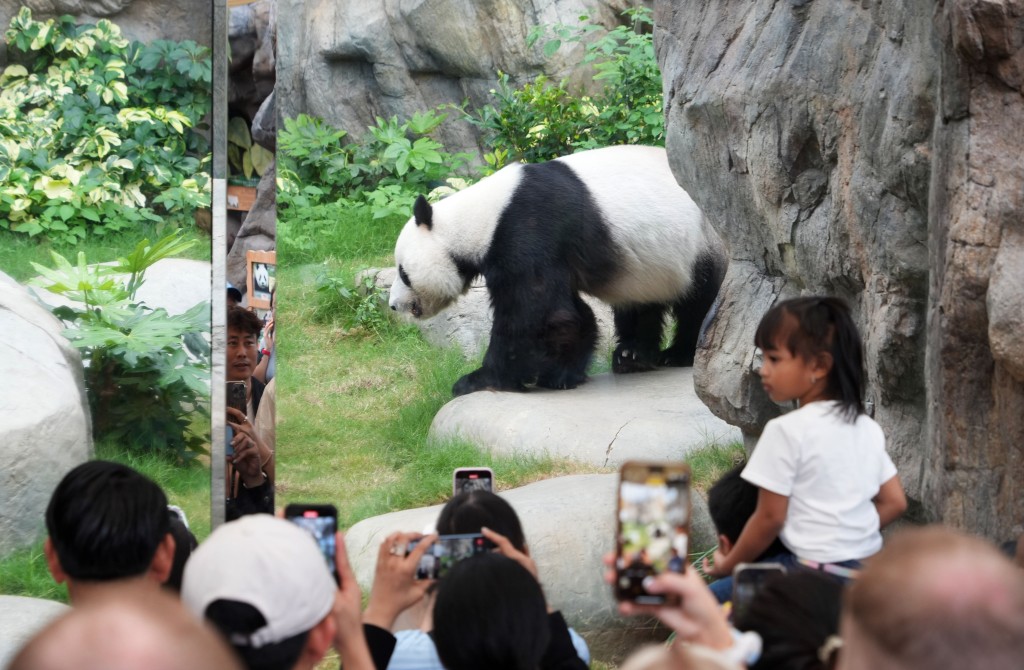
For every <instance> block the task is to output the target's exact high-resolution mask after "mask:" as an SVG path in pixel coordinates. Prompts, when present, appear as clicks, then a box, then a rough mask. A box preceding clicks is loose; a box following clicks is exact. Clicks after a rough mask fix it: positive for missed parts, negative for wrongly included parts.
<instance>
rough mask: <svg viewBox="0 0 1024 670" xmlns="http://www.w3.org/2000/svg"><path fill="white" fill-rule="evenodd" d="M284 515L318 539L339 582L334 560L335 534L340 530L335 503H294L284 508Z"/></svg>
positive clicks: (318, 543)
mask: <svg viewBox="0 0 1024 670" xmlns="http://www.w3.org/2000/svg"><path fill="white" fill-rule="evenodd" d="M284 517H285V518H286V519H288V520H289V521H291V522H292V523H294V524H296V525H298V526H301V527H303V528H305V529H306V530H308V531H309V532H310V534H312V535H313V539H315V540H316V543H317V545H318V546H319V547H320V551H321V552H322V553H323V555H324V560H325V561H327V568H328V569H329V570H330V571H331V576H332V577H334V581H335V582H338V570H337V566H336V565H335V562H334V554H335V552H336V551H337V541H336V537H335V534H336V533H337V532H338V510H337V508H336V507H335V506H334V505H307V504H301V503H292V504H290V505H288V506H287V507H285V508H284Z"/></svg>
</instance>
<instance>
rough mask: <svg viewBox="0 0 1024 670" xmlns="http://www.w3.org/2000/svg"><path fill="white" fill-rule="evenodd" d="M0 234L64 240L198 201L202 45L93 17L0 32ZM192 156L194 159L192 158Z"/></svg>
mask: <svg viewBox="0 0 1024 670" xmlns="http://www.w3.org/2000/svg"><path fill="white" fill-rule="evenodd" d="M5 38H6V41H7V44H8V57H9V60H10V63H11V64H10V65H8V66H7V68H6V69H4V71H3V72H2V73H0V227H3V228H9V229H10V230H13V231H16V232H19V233H24V234H27V235H32V236H34V235H39V234H45V235H47V236H48V237H51V238H53V239H54V240H56V241H60V242H65V243H71V242H74V241H75V240H78V239H81V238H84V237H85V236H86V234H87V232H88V231H90V230H91V231H95V232H96V233H103V232H104V231H110V230H120V229H124V228H127V227H129V226H132V225H134V224H137V223H139V222H142V221H147V220H152V221H158V220H160V216H159V215H160V214H176V213H180V214H182V215H187V214H188V213H190V212H191V211H192V210H193V209H194V208H196V207H199V206H208V205H209V189H208V180H207V179H206V177H205V175H203V174H202V170H203V169H204V166H205V164H206V163H207V162H208V160H209V158H208V156H206V155H205V154H206V152H207V146H206V141H205V140H204V139H203V138H202V137H201V136H200V135H199V134H197V133H195V132H193V130H192V129H193V128H195V127H196V126H197V124H199V123H200V122H201V119H202V118H203V117H204V116H205V115H206V114H207V112H209V110H210V104H211V98H210V82H211V67H210V59H209V50H208V49H206V48H205V47H201V46H199V45H197V44H195V43H194V42H190V41H186V42H181V43H177V42H170V41H166V40H158V41H155V42H152V43H150V44H146V45H144V44H141V43H139V42H129V41H128V40H127V39H125V38H123V37H122V36H121V31H120V29H119V28H118V27H117V26H116V25H114V24H113V23H111V22H110V21H107V20H105V19H101V20H100V21H98V22H97V23H96V25H95V26H93V25H82V26H78V25H75V22H74V20H73V19H72V18H71V17H70V16H63V17H61V18H59V19H50V20H48V21H45V22H39V21H34V20H33V19H32V14H31V11H30V10H29V9H28V8H26V7H23V8H22V9H21V10H20V11H19V12H18V14H17V15H16V16H15V17H14V18H13V19H12V20H11V24H10V28H9V29H8V30H7V31H6V33H5ZM199 156H203V157H201V158H200V157H199Z"/></svg>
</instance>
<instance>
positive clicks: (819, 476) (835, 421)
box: [742, 401, 896, 563]
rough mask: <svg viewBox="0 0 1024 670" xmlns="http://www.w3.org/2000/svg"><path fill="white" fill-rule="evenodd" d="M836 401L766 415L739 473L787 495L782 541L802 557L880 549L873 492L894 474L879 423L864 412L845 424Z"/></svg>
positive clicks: (831, 559)
mask: <svg viewBox="0 0 1024 670" xmlns="http://www.w3.org/2000/svg"><path fill="white" fill-rule="evenodd" d="M838 409H839V403H837V402H835V401H817V402H812V403H809V404H808V405H805V406H804V407H801V408H800V409H797V410H794V411H792V412H790V413H788V414H784V415H783V416H780V417H778V418H775V419H772V420H771V421H769V422H768V423H767V424H766V425H765V427H764V432H763V433H762V434H761V439H759V440H758V441H757V446H756V447H755V448H754V452H753V453H752V454H751V455H750V461H749V463H748V464H747V467H745V468H744V469H743V475H742V476H743V479H745V480H747V481H748V482H750V483H751V484H754V485H755V486H758V487H760V488H763V489H767V490H768V491H771V492H772V493H776V494H778V495H782V496H786V497H788V498H789V508H788V510H787V512H786V521H785V525H783V527H782V532H780V533H779V539H781V540H782V543H783V544H784V545H786V547H787V548H788V549H789V550H790V551H792V552H793V553H794V554H796V555H797V556H798V557H800V558H806V559H809V560H812V561H818V562H821V563H838V562H841V561H847V560H854V559H862V558H867V557H868V556H871V555H872V554H874V553H876V552H877V551H878V550H879V549H881V548H882V535H881V533H880V532H879V522H878V510H877V509H875V505H874V503H872V502H871V500H872V498H874V497H875V496H876V495H878V489H879V488H880V487H881V486H882V484H884V483H885V482H887V481H889V480H890V479H892V478H893V477H894V476H895V475H896V466H895V465H893V462H892V459H891V458H889V455H888V454H887V453H886V451H885V435H884V434H883V433H882V427H881V426H879V425H878V423H877V422H875V420H874V419H872V418H871V417H869V416H867V415H865V414H861V415H860V416H858V417H857V420H856V422H854V423H852V424H851V423H849V422H847V421H846V420H845V419H844V418H843V417H842V416H841V415H840V414H839V412H838Z"/></svg>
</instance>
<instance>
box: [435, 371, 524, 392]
mask: <svg viewBox="0 0 1024 670" xmlns="http://www.w3.org/2000/svg"><path fill="white" fill-rule="evenodd" d="M525 390H526V387H525V386H523V385H522V384H519V383H515V382H512V383H502V382H501V381H500V380H497V379H495V378H494V376H493V375H490V374H488V373H487V372H485V371H484V370H483V369H480V370H474V371H473V372H470V373H469V374H467V375H463V376H462V377H461V378H460V379H459V381H457V382H455V385H454V386H452V396H454V397H456V398H458V397H459V396H460V395H466V394H468V393H474V392H476V391H525Z"/></svg>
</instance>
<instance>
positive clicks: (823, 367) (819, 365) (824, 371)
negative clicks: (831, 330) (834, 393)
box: [814, 351, 835, 378]
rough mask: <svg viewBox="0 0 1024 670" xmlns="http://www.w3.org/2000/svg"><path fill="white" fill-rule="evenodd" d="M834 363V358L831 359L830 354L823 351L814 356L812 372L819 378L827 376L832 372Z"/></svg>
mask: <svg viewBox="0 0 1024 670" xmlns="http://www.w3.org/2000/svg"><path fill="white" fill-rule="evenodd" d="M834 364H835V360H833V358H832V354H830V353H828V352H827V351H823V352H821V353H820V354H818V355H817V356H815V357H814V372H815V373H816V375H817V376H818V377H819V378H821V377H827V376H828V375H829V373H830V372H832V366H833V365H834Z"/></svg>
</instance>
